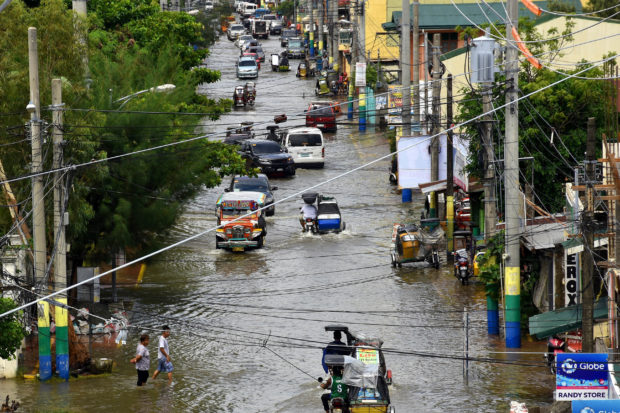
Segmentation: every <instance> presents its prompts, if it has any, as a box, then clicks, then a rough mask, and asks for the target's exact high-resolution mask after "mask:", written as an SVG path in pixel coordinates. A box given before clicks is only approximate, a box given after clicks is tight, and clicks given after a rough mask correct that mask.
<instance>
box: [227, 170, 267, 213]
mask: <svg viewBox="0 0 620 413" xmlns="http://www.w3.org/2000/svg"><path fill="white" fill-rule="evenodd" d="M277 189H278V187H277V186H271V184H270V183H269V178H267V175H265V174H258V175H257V176H235V177H234V178H233V179H232V180H231V181H230V186H229V187H228V188H227V189H226V192H240V191H252V192H262V193H263V194H265V206H266V207H267V209H266V210H265V212H266V214H265V215H267V216H272V215H273V214H275V213H276V206H275V205H274V204H273V203H274V202H275V198H274V197H273V192H272V191H275V190H277Z"/></svg>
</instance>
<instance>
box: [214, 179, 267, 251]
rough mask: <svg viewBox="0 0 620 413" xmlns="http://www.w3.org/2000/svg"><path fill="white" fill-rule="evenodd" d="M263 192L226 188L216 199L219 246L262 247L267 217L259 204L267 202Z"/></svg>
mask: <svg viewBox="0 0 620 413" xmlns="http://www.w3.org/2000/svg"><path fill="white" fill-rule="evenodd" d="M265 198H266V196H265V194H263V193H261V192H249V191H247V192H246V191H242V192H227V193H224V194H223V195H222V196H220V198H219V199H218V201H217V205H216V209H215V211H216V215H217V224H218V228H217V230H216V233H215V245H216V248H226V249H231V250H233V251H245V250H246V249H247V248H261V247H262V246H263V244H264V242H265V234H266V230H265V220H264V218H263V213H262V211H259V208H262V207H264V206H265Z"/></svg>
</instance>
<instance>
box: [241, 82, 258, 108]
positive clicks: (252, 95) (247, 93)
mask: <svg viewBox="0 0 620 413" xmlns="http://www.w3.org/2000/svg"><path fill="white" fill-rule="evenodd" d="M243 97H244V99H245V102H246V103H247V104H248V105H250V106H254V101H255V100H256V83H254V82H246V84H245V86H244V87H243Z"/></svg>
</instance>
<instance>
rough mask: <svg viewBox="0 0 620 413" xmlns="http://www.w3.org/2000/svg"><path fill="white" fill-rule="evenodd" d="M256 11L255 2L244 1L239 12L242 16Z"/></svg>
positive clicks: (247, 15)
mask: <svg viewBox="0 0 620 413" xmlns="http://www.w3.org/2000/svg"><path fill="white" fill-rule="evenodd" d="M255 12H256V4H254V3H245V4H244V5H243V12H242V13H241V14H242V15H243V17H250V16H252V15H253V14H254V13H255Z"/></svg>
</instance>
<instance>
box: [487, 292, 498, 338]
mask: <svg viewBox="0 0 620 413" xmlns="http://www.w3.org/2000/svg"><path fill="white" fill-rule="evenodd" d="M487 333H488V334H492V335H496V336H498V335H499V308H498V305H497V300H494V299H493V298H491V297H489V296H488V295H487Z"/></svg>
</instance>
